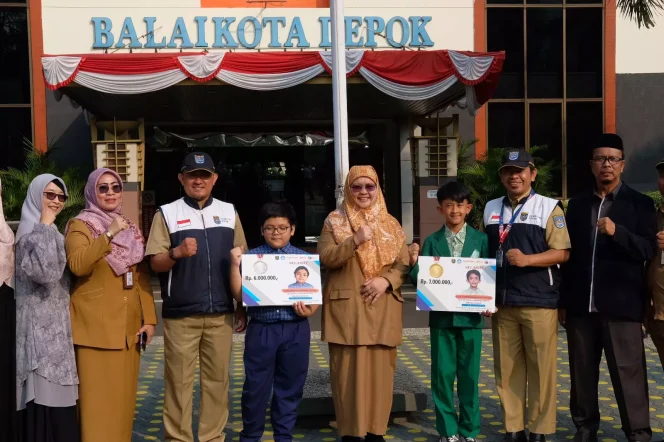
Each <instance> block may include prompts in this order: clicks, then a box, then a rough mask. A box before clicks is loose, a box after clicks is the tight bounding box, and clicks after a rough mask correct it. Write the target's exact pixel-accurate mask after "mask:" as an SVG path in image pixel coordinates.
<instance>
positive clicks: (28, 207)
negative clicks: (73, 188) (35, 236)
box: [16, 173, 69, 244]
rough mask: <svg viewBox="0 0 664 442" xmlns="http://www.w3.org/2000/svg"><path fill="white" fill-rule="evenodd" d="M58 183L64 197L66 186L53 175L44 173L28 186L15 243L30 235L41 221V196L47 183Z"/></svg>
mask: <svg viewBox="0 0 664 442" xmlns="http://www.w3.org/2000/svg"><path fill="white" fill-rule="evenodd" d="M56 180H57V181H59V182H60V184H61V185H62V188H63V189H64V192H65V195H67V196H68V195H69V194H68V193H67V186H65V182H64V181H62V179H61V178H58V177H57V176H55V175H51V174H50V173H45V174H43V175H39V176H37V177H36V178H35V179H34V180H32V182H31V183H30V186H28V194H27V195H26V197H25V201H23V208H22V209H21V223H20V224H19V226H18V231H17V232H16V243H17V244H18V242H19V240H20V239H21V237H23V236H24V235H27V234H28V233H31V232H32V231H33V230H34V228H35V226H36V225H37V224H39V222H40V221H41V212H42V195H43V194H44V189H46V186H48V183H50V182H51V181H56Z"/></svg>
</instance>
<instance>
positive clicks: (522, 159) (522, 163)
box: [500, 149, 535, 169]
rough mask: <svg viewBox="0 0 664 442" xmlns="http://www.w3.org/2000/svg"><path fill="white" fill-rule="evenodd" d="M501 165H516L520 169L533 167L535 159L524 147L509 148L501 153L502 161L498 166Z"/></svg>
mask: <svg viewBox="0 0 664 442" xmlns="http://www.w3.org/2000/svg"><path fill="white" fill-rule="evenodd" d="M503 167H518V168H520V169H525V168H526V167H535V160H534V159H533V156H532V155H531V154H530V153H529V152H527V151H526V150H524V149H509V150H506V151H505V153H504V154H503V162H502V165H501V166H500V168H501V169H502V168H503Z"/></svg>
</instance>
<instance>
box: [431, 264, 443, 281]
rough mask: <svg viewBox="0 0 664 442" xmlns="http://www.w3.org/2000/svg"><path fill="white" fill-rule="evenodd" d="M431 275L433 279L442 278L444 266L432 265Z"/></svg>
mask: <svg viewBox="0 0 664 442" xmlns="http://www.w3.org/2000/svg"><path fill="white" fill-rule="evenodd" d="M429 275H431V277H432V278H440V277H441V276H443V266H441V265H440V264H431V267H429Z"/></svg>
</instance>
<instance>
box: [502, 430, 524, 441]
mask: <svg viewBox="0 0 664 442" xmlns="http://www.w3.org/2000/svg"><path fill="white" fill-rule="evenodd" d="M503 441H504V442H528V437H526V432H525V431H524V430H521V431H518V432H516V433H505V437H503Z"/></svg>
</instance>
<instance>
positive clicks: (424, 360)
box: [132, 329, 664, 442]
mask: <svg viewBox="0 0 664 442" xmlns="http://www.w3.org/2000/svg"><path fill="white" fill-rule="evenodd" d="M405 334H406V337H405V338H404V345H403V346H402V347H401V348H400V351H399V360H398V363H399V364H403V365H405V366H407V367H409V369H411V370H412V371H413V373H414V374H416V375H417V377H418V378H419V379H420V380H421V382H422V384H424V385H425V386H426V387H429V388H430V383H431V378H430V363H431V359H430V345H429V337H428V330H427V329H419V330H412V329H411V330H407V332H406V333H405ZM564 337H565V335H564V332H561V334H560V338H559V347H558V350H559V358H558V363H559V365H558V373H559V384H558V429H557V434H556V436H555V437H553V438H550V439H549V440H553V441H564V440H568V439H571V438H572V437H573V434H574V430H573V425H572V422H571V419H570V417H569V409H568V405H569V388H570V386H569V374H568V372H569V370H568V362H567V351H566V347H567V345H566V342H565V339H564ZM159 342H161V338H157V340H156V343H154V344H153V345H151V346H150V347H149V348H148V351H147V352H145V353H144V356H143V361H142V363H141V375H140V380H139V391H138V399H137V409H136V422H135V425H134V438H133V441H132V442H139V441H145V440H152V441H161V440H163V424H162V411H163V371H164V367H163V364H164V360H163V359H164V358H163V346H161V345H160V344H159ZM484 345H485V348H484V351H483V352H482V366H481V379H480V384H479V385H480V396H481V398H480V405H481V411H482V434H481V435H480V436H479V438H480V439H484V440H486V441H499V440H500V439H501V437H502V436H501V434H500V432H501V428H502V424H501V416H500V405H499V402H498V396H497V394H496V390H495V385H494V379H493V378H494V375H493V358H492V353H493V351H492V345H491V335H490V331H489V330H485V335H484ZM242 349H243V343H242V337H241V336H238V337H237V339H236V342H235V344H234V349H233V362H232V364H233V371H232V382H231V393H230V394H231V406H232V410H231V417H230V420H229V425H228V427H227V429H226V433H227V440H238V434H239V431H240V430H241V427H242V419H241V413H240V396H241V392H242V382H243V378H244V370H243V364H242ZM646 359H647V361H648V370H649V378H650V379H649V382H650V394H651V396H650V399H651V408H650V410H651V418H652V427H653V432H654V433H655V434H654V437H653V440H655V441H656V440H661V439H662V438H663V436H664V434H662V433H664V375H663V374H662V369H661V367H660V364H659V359H658V358H657V354H656V352H655V351H654V348H653V347H652V345H651V343H647V350H646ZM311 362H312V365H313V364H315V365H316V366H319V367H327V362H328V360H327V346H326V344H324V343H321V342H320V341H319V340H314V341H312V348H311ZM610 384H611V382H610V378H609V373H608V370H607V369H606V366H605V365H604V366H602V368H601V382H600V386H599V387H600V405H601V410H602V415H603V416H602V426H601V430H600V436H601V438H600V440H601V441H603V442H613V441H619V440H625V439H624V436H623V434H622V432H621V431H620V418H619V416H618V409H617V405H616V403H615V398H614V396H613V391H612V390H613V389H612V388H611V385H610ZM195 390H196V392H198V385H197V386H196V387H195ZM197 404H198V394H196V399H195V403H194V407H195V408H196V407H197ZM432 408H433V407H432V403H431V398H430V397H429V404H428V407H427V409H426V410H424V411H423V412H421V413H416V414H411V415H408V416H393V419H392V422H391V423H390V427H389V431H388V435H387V437H386V439H391V440H394V441H418V442H419V441H435V440H437V438H438V435H437V433H436V430H435V416H434V413H433V411H432ZM195 417H196V416H194V418H195ZM333 420H334V417H333V416H330V417H326V418H306V419H300V420H299V421H298V425H297V428H296V431H295V439H296V440H302V441H312V442H313V441H330V442H332V441H336V440H337V439H336V430H335V424H334V422H333ZM270 430H271V427H270V425H269V418H268V423H267V432H266V434H265V437H264V438H263V440H264V441H270V440H272V439H271V438H272V436H271V433H270Z"/></svg>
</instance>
